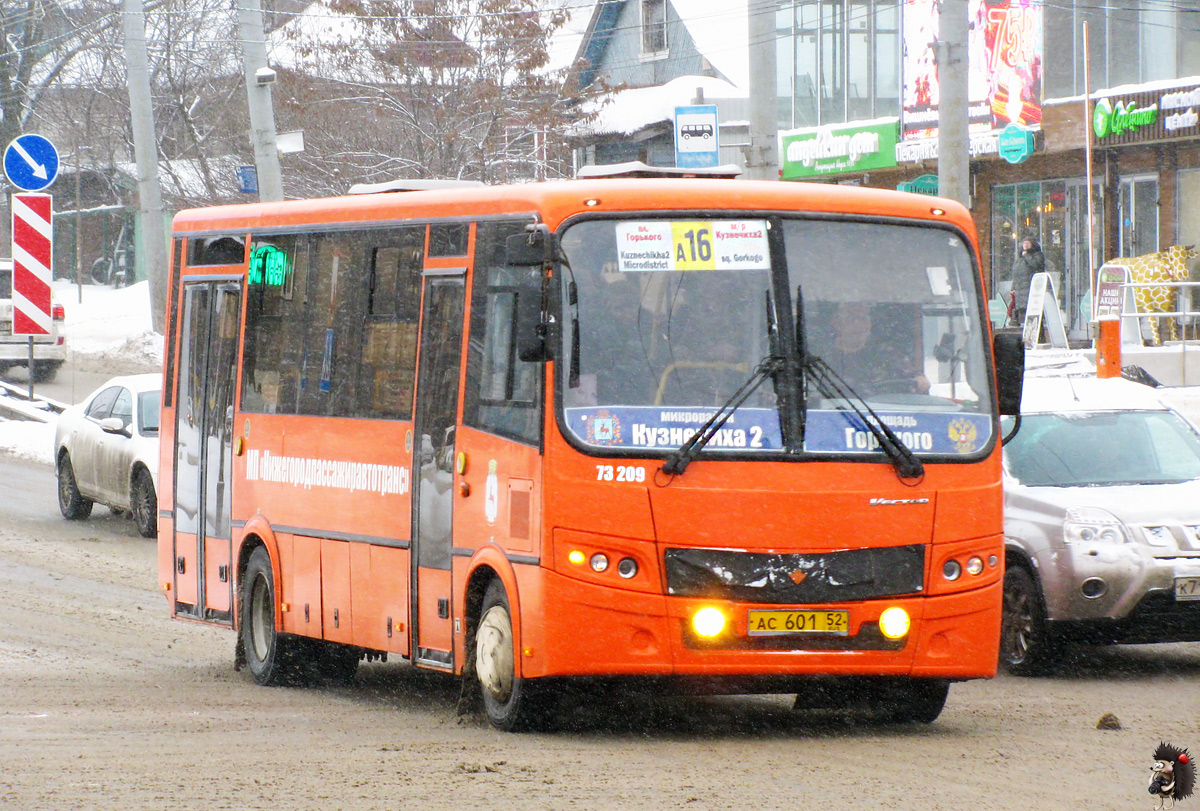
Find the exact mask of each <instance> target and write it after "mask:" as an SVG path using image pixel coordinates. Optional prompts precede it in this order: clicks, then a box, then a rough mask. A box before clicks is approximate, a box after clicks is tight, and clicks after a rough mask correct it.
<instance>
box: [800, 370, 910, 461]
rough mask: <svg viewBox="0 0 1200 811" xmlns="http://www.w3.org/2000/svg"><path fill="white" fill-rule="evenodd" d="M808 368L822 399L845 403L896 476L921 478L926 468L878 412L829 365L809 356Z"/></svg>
mask: <svg viewBox="0 0 1200 811" xmlns="http://www.w3.org/2000/svg"><path fill="white" fill-rule="evenodd" d="M805 366H806V368H807V369H808V371H809V373H810V374H811V377H812V380H813V382H814V383H816V385H817V389H818V390H819V391H820V392H821V394H822V395H823V396H825V397H830V398H833V397H836V398H838V399H841V400H844V401H845V402H846V404H847V405H848V406H849V407H850V410H851V411H853V412H854V413H855V415H857V416H858V418H859V419H860V420H862V423H863V425H865V426H866V427H867V430H868V431H870V432H871V434H872V435H873V436H874V437H875V440H876V441H877V442H878V443H879V447H880V448H882V449H883V452H884V453H885V454H887V457H888V459H890V460H891V462H892V466H893V467H894V468H896V475H897V476H899V477H900V478H901V479H919V478H921V477H922V476H924V475H925V466H924V465H923V464H922V463H921V460H920V459H918V458H917V457H916V455H915V454H914V453H913V452H912V451H911V450H909V447H908V446H907V445H905V444H904V443H903V442H901V441H900V437H898V436H896V432H895V431H893V430H892V429H891V428H890V427H888V424H887V423H886V422H884V421H883V418H882V417H880V416H879V415H878V414H877V413H876V412H875V409H873V408H871V406H870V405H869V404H868V403H867V401H866V400H865V399H863V397H862V395H860V394H859V393H858V392H856V391H855V390H854V389H853V387H851V386H850V384H849V383H847V382H846V381H845V380H844V379H843V378H842V376H841V375H839V374H838V373H837V372H835V371H834V370H833V369H832V368H831V367H830V365H829V364H828V363H826V362H825V361H824V360H822V359H821V358H819V357H817V356H816V355H809V356H808V357H807V359H806V363H805Z"/></svg>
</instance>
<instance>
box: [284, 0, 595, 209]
mask: <svg viewBox="0 0 1200 811" xmlns="http://www.w3.org/2000/svg"><path fill="white" fill-rule="evenodd" d="M544 5H545V4H544V3H538V2H537V1H536V0H319V2H316V3H314V4H313V5H311V6H310V7H309V8H308V9H307V10H306V12H305V13H304V14H302V15H300V16H298V17H297V18H296V19H294V20H292V21H291V22H290V23H288V24H287V25H285V26H283V27H282V28H281V29H280V30H279V31H277V32H276V34H275V35H274V38H273V41H274V44H275V48H274V51H273V57H274V59H275V60H276V61H277V62H278V63H279V65H280V66H281V67H283V68H284V69H286V71H287V73H286V75H285V76H284V77H282V78H281V81H280V83H279V85H278V90H277V94H276V99H277V110H276V117H277V120H279V121H280V122H281V125H282V126H294V127H296V128H301V127H302V128H303V129H304V130H305V144H306V149H307V152H306V154H305V155H304V156H303V157H302V158H300V159H299V161H297V162H301V163H302V164H303V167H304V168H303V172H302V175H303V178H304V181H305V182H306V183H307V186H308V188H307V189H305V190H304V192H307V193H308V194H311V193H312V192H313V190H314V189H316V190H319V191H321V192H341V191H344V190H345V188H346V186H347V185H348V184H349V183H351V182H375V181H381V180H388V179H393V178H396V177H417V178H455V179H471V180H481V181H484V182H497V181H506V180H507V181H515V180H527V179H540V178H545V177H555V176H561V175H563V174H565V173H566V171H567V170H568V168H569V165H568V164H569V159H568V155H569V153H568V150H567V149H566V138H565V132H566V129H567V126H568V125H569V124H571V123H573V122H575V121H577V115H578V114H577V113H576V112H575V111H576V109H577V105H578V102H579V101H580V98H579V93H578V92H576V91H575V90H574V89H573V88H571V87H570V86H569V82H568V76H567V74H566V72H565V71H562V70H552V69H551V68H550V66H549V52H548V46H549V42H550V38H551V37H552V36H553V35H554V33H555V32H556V31H557V30H558V29H559V28H560V27H561V26H562V25H563V22H564V20H565V16H564V14H563V12H562V11H561V10H550V11H547V10H545V9H544V8H543V6H544ZM589 92H590V93H593V94H594V93H598V92H600V91H599V90H595V89H594V90H591V91H589ZM292 160H293V161H296V160H297V159H295V158H293V159H292ZM292 177H293V180H296V179H298V178H296V177H295V175H293V176H292ZM285 182H286V181H285ZM289 191H298V190H296V189H290V190H289ZM302 193H303V192H302Z"/></svg>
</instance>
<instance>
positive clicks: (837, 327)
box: [559, 218, 993, 456]
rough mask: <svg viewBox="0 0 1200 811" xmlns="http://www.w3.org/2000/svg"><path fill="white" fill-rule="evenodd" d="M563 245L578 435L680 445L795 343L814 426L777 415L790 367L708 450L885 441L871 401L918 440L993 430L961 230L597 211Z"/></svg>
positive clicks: (653, 447)
mask: <svg viewBox="0 0 1200 811" xmlns="http://www.w3.org/2000/svg"><path fill="white" fill-rule="evenodd" d="M772 229H778V231H779V232H778V233H776V234H774V235H772ZM772 245H774V246H775V247H774V250H772ZM562 252H563V257H564V272H563V273H561V274H560V276H561V279H562V282H563V285H564V301H565V302H566V305H565V307H564V318H563V320H564V324H563V329H562V334H563V348H562V352H561V355H560V356H561V357H562V359H563V362H562V364H561V367H560V368H561V372H560V373H559V381H560V382H559V385H560V388H561V392H562V397H561V403H562V405H563V408H564V412H563V416H564V423H565V425H566V427H567V429H568V431H569V432H570V434H571V435H572V437H573V438H574V439H575V440H576V441H577V442H579V443H581V444H584V445H590V446H596V447H597V448H603V449H616V448H623V449H630V450H632V449H639V450H646V451H654V452H657V451H667V452H670V451H674V450H676V449H678V448H679V447H680V446H681V445H683V444H684V443H685V442H687V440H688V439H689V438H690V437H691V435H692V434H693V433H694V432H695V431H696V429H697V428H699V427H700V426H701V425H702V424H704V423H705V422H706V421H707V420H708V419H709V417H710V416H712V414H713V413H714V412H715V411H716V410H717V409H718V408H720V407H721V406H722V405H724V404H726V403H727V402H728V401H730V399H731V398H733V397H735V395H736V394H737V392H738V391H739V389H740V388H741V387H742V386H743V384H745V383H746V382H747V381H748V380H749V379H751V378H752V377H753V376H754V373H755V370H756V369H759V367H760V365H761V364H763V363H764V361H767V360H772V359H775V360H778V359H780V356H781V353H784V352H785V351H786V352H791V353H795V355H794V357H793V360H794V362H795V368H797V369H798V370H800V375H799V379H798V382H795V383H792V384H791V385H793V386H795V388H796V391H795V392H794V394H795V396H794V397H793V398H792V399H793V400H795V401H798V402H801V403H802V408H803V410H804V415H803V416H804V418H803V420H802V421H801V426H802V430H800V426H797V430H795V431H786V430H784V429H783V428H782V424H783V423H785V422H786V420H784V419H783V418H781V414H780V405H781V403H783V402H785V401H786V400H787V399H788V394H789V393H788V392H786V391H784V390H783V388H782V387H783V386H784V385H785V382H786V380H788V377H787V376H785V375H781V374H780V373H778V372H776V373H774V374H772V375H771V376H770V377H768V378H767V379H766V380H764V381H763V382H762V384H761V385H759V386H757V387H756V388H755V389H754V390H753V392H752V393H751V394H750V396H749V397H748V398H746V399H745V401H744V402H742V404H741V405H740V406H739V407H738V408H737V409H736V411H734V413H733V415H732V417H730V418H729V419H728V420H727V421H726V422H725V423H724V424H723V425H722V426H721V428H720V430H718V431H717V432H716V433H715V434H714V435H713V437H712V438H711V440H710V441H709V442H708V443H707V444H706V445H705V447H704V450H703V453H705V454H720V453H740V454H746V453H753V454H761V453H767V454H770V453H772V452H775V453H779V452H791V453H794V452H796V451H805V452H808V453H816V454H822V453H824V454H851V455H855V454H874V453H877V452H878V450H879V448H878V443H877V441H876V439H875V436H874V435H873V434H872V432H871V431H870V430H868V427H867V426H866V425H864V424H863V421H862V419H861V417H860V414H861V412H862V407H863V406H864V405H866V406H869V410H874V411H875V412H876V413H877V414H878V415H879V417H880V419H881V420H882V421H883V422H884V423H886V424H887V425H888V426H890V427H891V428H892V430H893V431H894V432H895V433H896V435H897V437H898V438H899V439H900V441H902V442H903V443H904V444H905V445H906V446H907V447H908V448H909V449H910V450H912V451H913V452H915V453H920V454H924V455H927V456H928V455H933V456H937V455H954V456H961V455H964V454H965V455H974V454H976V453H977V452H980V451H982V450H984V449H985V448H986V447H987V446H988V445H989V444H990V441H991V434H992V424H993V423H992V413H993V407H992V399H991V398H992V394H991V387H990V382H989V377H988V374H987V369H988V365H987V355H986V349H987V345H986V341H985V339H986V337H987V333H986V329H985V328H984V326H983V325H982V323H981V319H980V305H979V300H980V292H979V290H978V285H977V283H976V281H975V280H976V271H975V268H974V267H973V264H972V260H971V256H972V255H971V250H970V248H969V247H968V246H967V245H966V244H965V243H964V242H963V241H962V239H961V238H960V237H959V236H958V235H957V234H956V233H954V232H952V231H948V230H945V229H941V228H931V227H923V226H918V225H913V224H907V223H905V224H893V223H880V222H857V221H846V220H838V219H832V218H821V219H816V218H810V219H805V218H789V219H772V220H766V219H744V220H739V219H712V220H703V221H698V220H682V219H679V220H672V219H629V220H607V219H597V220H587V221H583V222H579V223H576V224H574V225H572V226H570V227H569V228H567V229H566V230H565V231H564V233H563V235H562ZM781 260H782V261H781ZM797 326H798V327H799V331H798V332H796V331H795V329H796V327H797ZM788 331H791V332H790V333H789V334H787V338H788V339H787V340H781V336H782V335H784V334H785V333H787V332H788ZM819 369H826V370H828V371H829V372H831V373H832V374H829V375H822V374H817V373H815V372H816V371H817V370H819ZM831 381H832V382H831ZM793 434H794V435H793Z"/></svg>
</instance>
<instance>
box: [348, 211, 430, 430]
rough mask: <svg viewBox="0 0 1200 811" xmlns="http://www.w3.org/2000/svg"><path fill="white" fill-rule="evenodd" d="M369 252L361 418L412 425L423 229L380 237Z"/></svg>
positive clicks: (360, 381) (422, 258)
mask: <svg viewBox="0 0 1200 811" xmlns="http://www.w3.org/2000/svg"><path fill="white" fill-rule="evenodd" d="M376 239H377V240H378V242H377V244H376V245H375V246H373V247H371V248H370V249H369V250H368V252H367V253H368V264H369V266H370V267H369V279H368V296H369V300H368V307H367V316H366V328H365V334H364V335H363V340H362V347H363V349H362V358H361V360H360V365H359V372H358V414H359V415H360V416H364V417H390V418H392V419H402V420H410V419H412V403H413V382H414V380H415V373H416V363H417V322H418V319H419V317H420V312H421V270H422V267H423V266H424V263H425V228H424V226H414V227H412V228H402V229H399V230H397V231H388V232H385V233H381V234H378V235H377V236H376Z"/></svg>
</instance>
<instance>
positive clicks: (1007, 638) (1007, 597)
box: [1000, 566, 1055, 676]
mask: <svg viewBox="0 0 1200 811" xmlns="http://www.w3.org/2000/svg"><path fill="white" fill-rule="evenodd" d="M1050 643H1051V640H1050V636H1049V634H1048V633H1047V631H1046V609H1045V606H1044V605H1043V603H1042V595H1041V593H1040V592H1039V590H1038V587H1037V583H1036V582H1034V579H1033V575H1031V574H1030V573H1029V571H1028V570H1027V569H1025V568H1024V567H1023V566H1009V567H1008V569H1007V571H1005V573H1004V613H1003V614H1002V616H1001V620H1000V664H1001V665H1002V666H1003V667H1004V669H1005V670H1007V671H1008V672H1009V673H1012V674H1014V675H1017V676H1036V675H1039V674H1042V673H1045V672H1047V671H1048V670H1050V669H1051V667H1052V666H1053V664H1054V661H1055V651H1054V650H1053V649H1052V647H1051V644H1050Z"/></svg>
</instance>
